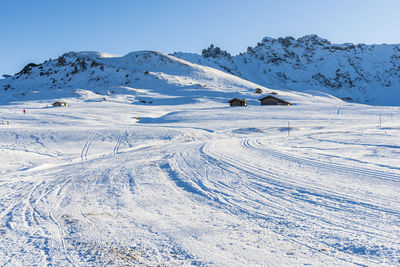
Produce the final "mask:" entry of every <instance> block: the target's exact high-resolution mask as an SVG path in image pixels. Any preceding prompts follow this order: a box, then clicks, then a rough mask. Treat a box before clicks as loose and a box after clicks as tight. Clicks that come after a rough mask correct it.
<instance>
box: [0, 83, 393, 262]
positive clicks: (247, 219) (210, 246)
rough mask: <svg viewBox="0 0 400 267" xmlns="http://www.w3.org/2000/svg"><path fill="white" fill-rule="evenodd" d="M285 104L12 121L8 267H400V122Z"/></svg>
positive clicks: (76, 101) (303, 99) (4, 177)
mask: <svg viewBox="0 0 400 267" xmlns="http://www.w3.org/2000/svg"><path fill="white" fill-rule="evenodd" d="M278 92H279V94H281V95H285V96H286V98H289V99H290V100H291V101H292V102H293V103H295V104H294V105H292V106H258V105H255V104H253V105H249V106H248V107H228V104H227V103H225V102H220V101H215V100H213V99H211V98H210V99H203V101H198V102H194V103H193V102H191V101H190V103H186V104H177V105H158V104H154V103H153V104H148V103H146V104H143V103H139V104H138V103H136V102H134V103H132V99H131V98H130V96H129V95H126V94H114V95H111V96H107V97H108V98H107V101H102V100H101V99H102V97H101V96H99V95H98V94H94V93H91V92H89V91H85V90H81V91H80V97H78V98H66V101H67V102H68V106H67V107H58V108H53V107H49V106H50V105H49V104H50V103H51V102H50V101H49V103H46V102H44V101H37V100H31V101H26V102H13V103H10V104H7V105H3V106H0V115H1V118H0V123H1V124H0V162H1V165H0V195H1V197H0V198H1V202H0V237H1V242H0V265H2V266H4V265H5V266H28V265H39V266H44V265H53V266H65V265H85V266H87V265H119V266H123V265H151V266H154V265H170V266H179V265H184V266H185V265H200V266H285V265H296V266H300V265H318V266H327V265H337V266H344V265H346V266H353V265H354V266H359V265H362V266H363V265H368V266H375V265H399V264H400V198H399V193H400V161H399V158H400V146H399V140H400V110H399V108H398V107H396V108H395V107H371V106H366V105H359V104H349V103H345V102H343V101H341V100H339V99H336V98H333V97H330V96H329V95H324V94H314V95H307V94H300V93H290V92H285V91H278ZM278 96H279V95H278ZM153 98H155V99H156V98H157V96H153ZM160 99H165V97H161V98H160ZM23 109H26V114H23Z"/></svg>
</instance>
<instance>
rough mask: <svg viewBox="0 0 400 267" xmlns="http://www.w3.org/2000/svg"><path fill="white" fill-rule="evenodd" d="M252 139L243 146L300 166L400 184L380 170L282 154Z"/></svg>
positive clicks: (392, 175)
mask: <svg viewBox="0 0 400 267" xmlns="http://www.w3.org/2000/svg"><path fill="white" fill-rule="evenodd" d="M250 142H251V140H250V139H245V140H243V141H242V146H244V147H246V148H253V149H257V150H259V151H262V152H263V153H265V154H267V155H270V156H273V157H276V158H279V159H283V160H287V161H292V162H297V163H300V164H306V165H309V166H312V167H318V168H327V169H330V170H332V171H335V172H346V173H351V174H356V175H363V176H369V177H372V178H375V179H380V180H385V181H391V182H396V183H399V182H400V175H397V174H394V173H388V172H383V171H378V170H372V169H368V168H357V167H347V166H344V165H341V164H338V163H333V162H325V161H320V160H315V159H310V158H306V157H298V156H294V155H290V154H286V153H282V152H279V151H276V150H273V149H270V148H267V147H266V146H265V145H263V144H262V143H261V142H260V141H259V140H258V139H256V140H255V141H254V142H255V145H254V144H251V143H250Z"/></svg>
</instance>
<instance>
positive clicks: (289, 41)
mask: <svg viewBox="0 0 400 267" xmlns="http://www.w3.org/2000/svg"><path fill="white" fill-rule="evenodd" d="M174 56H176V57H179V58H182V59H185V60H187V61H191V62H194V63H198V64H202V65H207V66H211V67H214V68H218V69H220V70H223V71H226V72H229V73H232V74H234V75H237V76H239V77H241V78H244V79H247V80H249V81H252V82H255V83H258V84H261V85H263V86H267V87H270V88H279V89H291V90H298V91H308V90H319V91H323V92H326V93H329V94H332V95H335V96H338V97H340V98H342V99H345V100H347V101H353V102H359V103H367V104H375V105H400V45H386V44H382V45H365V44H351V43H345V44H332V43H331V42H329V41H328V40H326V39H323V38H320V37H318V36H316V35H307V36H304V37H301V38H298V39H294V38H293V37H286V38H278V39H273V38H264V39H263V40H262V42H260V43H258V44H257V45H256V46H255V47H249V48H248V49H247V51H246V52H244V53H241V54H239V55H236V56H231V55H230V54H229V53H227V52H225V51H223V50H221V49H220V48H218V47H214V46H210V47H209V48H208V49H204V50H203V53H202V55H197V54H189V53H174Z"/></svg>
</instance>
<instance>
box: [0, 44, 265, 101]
mask: <svg viewBox="0 0 400 267" xmlns="http://www.w3.org/2000/svg"><path fill="white" fill-rule="evenodd" d="M256 87H260V86H259V85H256V84H254V83H252V82H249V81H246V80H243V79H241V78H238V77H236V76H234V75H231V74H227V73H226V72H223V71H220V70H217V69H213V68H210V67H205V66H200V65H198V64H194V63H190V62H188V61H185V60H182V59H179V58H176V57H173V56H170V55H165V54H162V53H158V52H152V51H142V52H133V53H129V54H127V55H125V56H112V55H108V54H105V53H97V52H70V53H66V54H64V55H62V56H60V57H59V58H58V59H56V60H51V61H46V62H44V63H42V64H28V65H27V66H26V67H24V68H23V70H21V71H20V72H19V73H17V74H15V75H14V76H11V77H7V78H5V79H2V80H0V103H1V104H5V103H9V102H12V101H24V100H48V99H60V98H67V97H74V96H78V95H79V94H81V95H82V94H88V93H90V92H94V93H95V94H97V95H98V96H99V99H101V98H102V97H106V96H110V95H112V94H114V93H115V94H117V93H118V94H129V95H132V97H133V98H132V102H138V103H144V102H146V103H149V102H153V101H157V104H179V103H192V102H195V101H201V100H202V99H203V98H211V99H213V100H216V101H222V102H226V100H227V99H229V98H232V97H245V96H248V95H249V94H250V96H251V95H252V96H253V97H254V98H255V99H256V98H257V97H258V96H259V95H256V94H255V93H254V89H255V88H256ZM77 89H83V90H77ZM263 90H264V91H268V89H266V88H263ZM88 91H89V92H88Z"/></svg>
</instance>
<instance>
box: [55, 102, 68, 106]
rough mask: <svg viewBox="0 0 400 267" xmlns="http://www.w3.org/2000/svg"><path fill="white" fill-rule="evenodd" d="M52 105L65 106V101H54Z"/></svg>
mask: <svg viewBox="0 0 400 267" xmlns="http://www.w3.org/2000/svg"><path fill="white" fill-rule="evenodd" d="M52 105H53V107H65V106H67V103H65V102H58V101H57V102H54V103H53V104H52Z"/></svg>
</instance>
